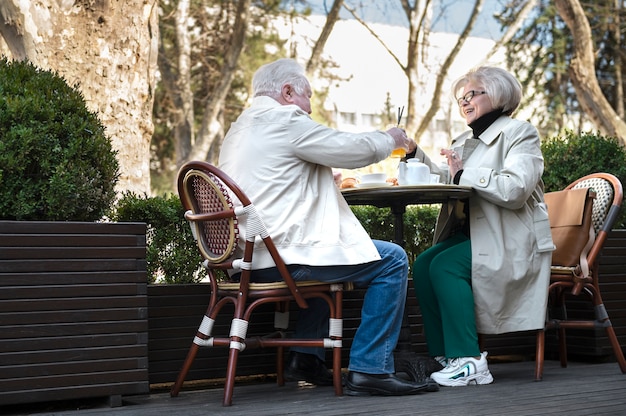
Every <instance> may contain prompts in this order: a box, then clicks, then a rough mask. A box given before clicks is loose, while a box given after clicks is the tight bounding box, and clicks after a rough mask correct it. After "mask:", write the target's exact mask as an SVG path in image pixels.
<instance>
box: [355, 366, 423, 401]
mask: <svg viewBox="0 0 626 416" xmlns="http://www.w3.org/2000/svg"><path fill="white" fill-rule="evenodd" d="M429 384H430V383H428V382H422V383H418V382H414V381H408V380H403V379H401V378H399V377H397V376H396V375H395V374H365V373H357V372H356V371H350V372H349V373H348V377H346V389H345V393H346V394H347V395H348V396H403V395H407V394H417V393H420V392H423V391H431V390H429V388H431V387H430V386H429Z"/></svg>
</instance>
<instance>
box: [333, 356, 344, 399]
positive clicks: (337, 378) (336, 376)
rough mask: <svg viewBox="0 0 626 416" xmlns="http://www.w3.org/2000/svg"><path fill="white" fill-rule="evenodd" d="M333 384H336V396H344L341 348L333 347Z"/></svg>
mask: <svg viewBox="0 0 626 416" xmlns="http://www.w3.org/2000/svg"><path fill="white" fill-rule="evenodd" d="M333 385H334V386H335V396H342V395H343V386H342V380H341V348H333Z"/></svg>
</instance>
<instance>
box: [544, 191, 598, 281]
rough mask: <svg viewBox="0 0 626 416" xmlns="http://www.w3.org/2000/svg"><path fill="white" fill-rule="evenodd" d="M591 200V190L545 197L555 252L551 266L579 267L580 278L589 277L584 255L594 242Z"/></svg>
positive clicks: (593, 193)
mask: <svg viewBox="0 0 626 416" xmlns="http://www.w3.org/2000/svg"><path fill="white" fill-rule="evenodd" d="M593 198H595V192H593V191H592V190H591V189H590V188H578V189H567V190H563V191H556V192H548V193H547V194H545V201H546V205H547V206H548V217H549V219H550V230H551V231H552V240H553V241H554V245H555V246H556V250H554V251H553V252H552V265H553V266H565V267H576V266H578V265H580V266H581V269H582V272H583V276H582V277H586V276H588V275H589V267H588V265H587V253H588V252H589V250H590V249H591V246H592V245H593V242H594V240H595V230H594V228H593V224H592V212H593Z"/></svg>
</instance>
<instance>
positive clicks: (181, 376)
mask: <svg viewBox="0 0 626 416" xmlns="http://www.w3.org/2000/svg"><path fill="white" fill-rule="evenodd" d="M199 348H200V347H199V346H198V344H196V343H193V344H191V347H190V348H189V352H188V353H187V358H186V359H185V362H184V363H183V367H182V368H181V370H180V372H179V373H178V377H177V378H176V382H175V383H174V385H173V386H172V389H171V390H170V396H171V397H177V396H178V393H179V392H180V389H181V387H182V386H183V382H184V381H185V378H186V377H187V373H188V372H189V369H190V368H191V363H193V360H194V358H196V354H197V353H198V349H199Z"/></svg>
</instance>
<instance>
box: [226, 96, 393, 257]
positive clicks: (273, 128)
mask: <svg viewBox="0 0 626 416" xmlns="http://www.w3.org/2000/svg"><path fill="white" fill-rule="evenodd" d="M393 148H394V140H393V138H392V137H391V136H390V135H388V134H387V133H385V132H382V131H373V132H369V133H361V134H355V133H346V132H340V131H337V130H334V129H330V128H328V127H324V126H322V125H321V124H319V123H317V122H315V121H313V120H312V119H311V118H310V117H309V115H308V114H307V113H306V112H304V111H302V110H301V109H300V108H299V107H297V106H295V105H281V104H279V103H278V102H277V101H275V100H274V99H272V98H269V97H264V96H262V97H255V98H254V100H253V103H252V105H251V106H250V107H249V108H248V109H246V110H245V111H244V112H243V113H242V114H241V115H240V116H239V118H238V119H237V121H236V122H234V123H233V124H232V126H231V128H230V130H229V131H228V133H227V134H226V137H225V138H224V143H223V144H222V149H221V152H220V157H219V166H220V168H221V169H222V170H223V171H225V172H226V173H227V174H228V175H229V176H230V177H231V178H233V179H234V180H235V182H237V184H238V185H239V186H240V187H241V188H242V189H243V190H244V192H245V193H246V195H247V196H248V198H250V200H251V201H252V203H253V204H254V205H255V206H256V208H257V211H258V212H259V214H260V216H261V218H262V219H263V220H264V222H265V225H266V227H267V228H268V231H269V234H270V236H271V237H272V239H273V240H274V243H275V244H276V246H277V248H278V250H279V252H280V254H281V255H282V257H283V259H284V261H285V263H287V264H306V265H314V266H329V265H349V264H361V263H367V262H371V261H375V260H379V259H380V256H379V255H378V251H377V250H376V248H375V246H374V244H373V243H372V241H371V238H370V237H369V235H368V234H367V232H366V231H365V230H364V229H363V227H362V226H361V224H360V223H359V221H358V219H357V218H356V217H355V216H354V214H353V213H352V211H351V210H350V207H349V206H348V204H347V203H346V201H345V200H344V198H343V196H342V195H341V192H340V191H339V189H338V188H337V186H336V185H335V183H334V179H333V173H332V169H331V167H335V168H346V169H351V168H357V167H362V166H366V165H369V164H372V163H376V162H378V161H380V160H382V159H384V158H386V157H387V156H389V154H390V153H391V151H392V150H393ZM257 246H258V247H259V248H260V251H259V252H257V253H255V257H254V259H253V265H252V268H253V269H262V268H267V267H272V266H274V264H273V262H272V261H271V258H270V256H269V253H267V252H266V251H265V250H264V247H263V245H262V243H261V242H260V240H259V241H257Z"/></svg>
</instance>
